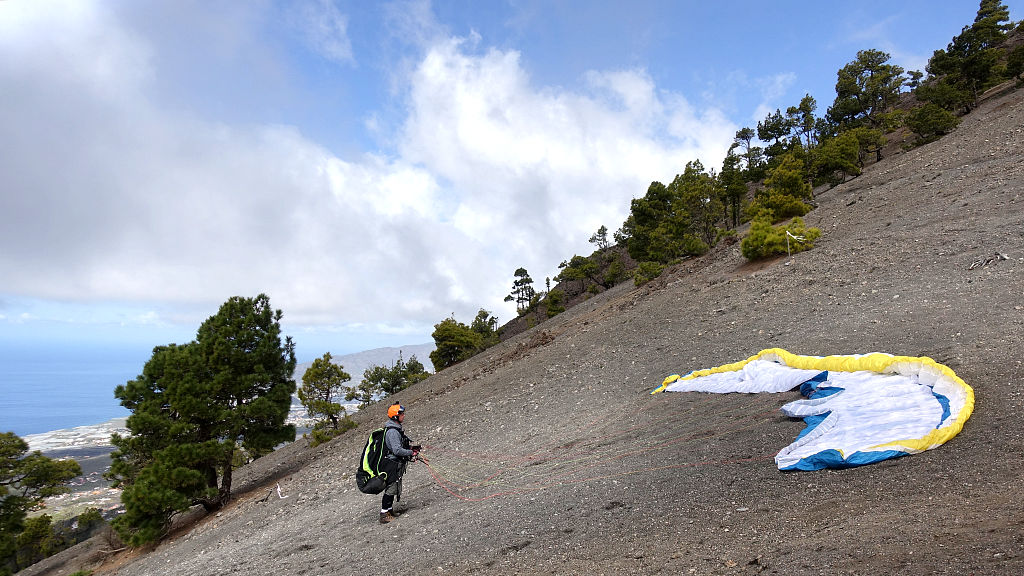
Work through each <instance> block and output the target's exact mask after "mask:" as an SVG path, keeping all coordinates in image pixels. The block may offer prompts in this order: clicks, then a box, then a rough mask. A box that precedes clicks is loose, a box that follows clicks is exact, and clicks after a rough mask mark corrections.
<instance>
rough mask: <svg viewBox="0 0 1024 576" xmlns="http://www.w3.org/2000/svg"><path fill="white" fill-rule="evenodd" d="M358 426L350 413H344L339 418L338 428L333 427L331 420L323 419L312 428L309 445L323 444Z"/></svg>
mask: <svg viewBox="0 0 1024 576" xmlns="http://www.w3.org/2000/svg"><path fill="white" fill-rule="evenodd" d="M357 426H359V425H358V424H356V421H355V420H353V419H352V417H351V416H349V415H348V414H344V415H342V417H341V418H339V419H338V427H337V428H336V429H335V428H332V427H331V422H330V421H329V420H322V421H320V422H317V423H316V424H315V425H314V426H313V429H312V430H310V440H309V445H310V446H311V447H312V446H316V445H318V444H323V443H324V442H327V441H329V440H331V439H332V438H335V437H336V436H341V435H342V434H344V433H345V432H347V431H349V430H351V429H353V428H355V427H357Z"/></svg>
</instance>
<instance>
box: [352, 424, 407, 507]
mask: <svg viewBox="0 0 1024 576" xmlns="http://www.w3.org/2000/svg"><path fill="white" fill-rule="evenodd" d="M386 430H387V429H386V428H378V429H376V430H374V431H373V432H371V433H370V437H369V438H367V439H366V446H365V447H364V448H363V453H362V454H361V455H360V457H359V467H358V468H356V486H357V487H358V488H359V491H360V492H362V493H363V494H380V493H381V492H383V491H384V488H387V486H388V485H389V484H393V483H394V482H396V481H397V480H398V478H397V475H398V474H397V473H398V467H399V466H400V465H401V463H400V462H398V461H397V460H393V459H391V458H387V457H386V456H387V455H388V446H387V443H386V442H385V441H384V433H385V431H386ZM399 433H401V430H399ZM402 440H405V434H402Z"/></svg>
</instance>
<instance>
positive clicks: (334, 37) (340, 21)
mask: <svg viewBox="0 0 1024 576" xmlns="http://www.w3.org/2000/svg"><path fill="white" fill-rule="evenodd" d="M295 13H296V16H297V17H296V22H295V27H296V28H297V29H298V31H299V32H300V34H301V35H302V37H303V39H304V41H305V43H306V45H307V46H308V47H309V48H310V49H311V50H313V51H314V52H316V53H318V54H320V55H321V56H323V57H324V58H327V59H328V60H331V61H333V62H337V63H339V64H355V56H354V55H353V53H352V41H351V40H350V39H349V37H348V16H346V15H345V14H342V13H341V11H340V10H338V8H337V7H336V6H335V5H334V2H333V1H332V0H318V1H316V2H303V3H301V4H300V5H299V6H298V7H297V10H296V11H295Z"/></svg>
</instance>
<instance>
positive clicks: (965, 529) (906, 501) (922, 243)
mask: <svg viewBox="0 0 1024 576" xmlns="http://www.w3.org/2000/svg"><path fill="white" fill-rule="evenodd" d="M1022 126H1024V91H1017V92H1014V93H1010V94H1006V95H1002V96H997V97H993V98H991V99H989V100H988V101H986V102H985V103H984V104H983V105H982V106H981V108H979V109H978V110H977V111H976V112H975V113H973V114H971V115H970V116H968V117H966V118H965V119H964V122H963V123H962V125H961V126H960V128H959V129H958V130H957V131H956V132H954V133H953V134H951V135H950V136H947V137H946V138H944V139H942V140H940V141H938V142H934V143H932V144H929V145H927V146H924V147H921V148H919V149H916V150H913V151H910V152H907V153H905V154H899V155H895V156H892V157H889V158H886V159H885V160H883V161H882V162H880V163H878V164H875V165H874V166H872V167H871V168H870V169H869V170H868V171H867V172H866V173H865V174H864V175H863V176H861V177H859V178H857V179H855V180H852V181H850V182H848V183H846V184H844V185H842V186H839V187H836V188H834V189H832V190H829V191H826V192H823V193H821V194H820V195H819V197H818V198H817V202H818V204H819V208H818V209H817V210H815V211H814V212H812V213H811V214H809V215H808V216H807V217H806V218H805V220H806V221H807V223H808V224H809V225H811V226H818V227H820V228H821V229H822V231H823V234H822V237H821V239H820V240H819V241H818V243H817V247H816V248H815V249H813V250H811V251H809V252H805V253H801V254H799V255H796V256H795V257H794V258H793V259H792V261H789V259H787V258H782V259H778V260H775V261H772V262H767V263H759V264H755V265H752V264H748V263H746V262H745V261H744V260H743V258H742V257H741V256H740V255H739V253H738V245H732V246H720V247H719V248H717V249H716V250H714V251H713V252H712V253H710V254H708V255H706V256H704V257H702V258H700V259H695V260H691V261H688V262H684V263H683V264H681V265H680V266H678V267H676V268H675V269H672V270H670V271H669V272H668V273H667V274H666V275H665V276H663V278H661V279H659V280H657V281H655V282H652V283H651V284H649V285H647V286H644V287H641V288H639V289H638V288H634V287H633V286H631V285H628V284H627V285H621V286H619V287H617V288H614V289H612V290H610V291H608V292H606V293H604V294H601V295H599V296H596V297H594V298H592V299H591V300H589V301H587V302H586V303H584V304H581V305H579V306H576V307H574V308H572V309H570V310H569V311H568V312H566V313H564V314H562V315H560V316H558V317H556V318H554V319H552V320H551V321H549V322H547V323H545V324H543V325H541V326H538V327H536V328H534V329H532V330H530V331H528V332H525V333H523V334H520V335H518V336H516V337H515V338H513V339H511V340H509V341H506V342H504V343H502V344H500V345H498V346H496V347H494V348H491V349H489V350H487V351H486V352H484V353H483V354H481V355H479V356H477V357H475V358H473V359H471V360H469V361H467V362H465V363H463V364H461V365H459V366H456V367H453V368H451V369H448V370H445V371H444V372H442V373H441V374H438V375H435V376H433V377H431V378H430V379H428V380H427V381H425V382H423V383H420V384H418V385H416V386H415V387H413V388H411V389H409V390H406V391H403V392H402V393H401V394H399V395H398V399H399V400H401V401H402V403H403V404H405V406H406V407H407V409H408V417H407V420H406V429H407V431H408V432H409V435H410V436H411V437H412V438H413V439H414V440H416V441H420V442H422V443H423V444H425V445H427V447H428V448H427V449H426V450H425V451H424V455H425V456H426V457H427V458H428V460H429V462H430V465H429V467H428V466H427V465H424V464H422V463H416V464H413V465H412V466H411V467H410V469H409V472H408V473H407V475H406V479H405V498H404V499H403V503H404V504H406V505H407V506H408V511H407V512H406V513H405V514H404V515H403V516H401V517H400V518H399V519H398V520H397V521H396V522H394V523H392V524H390V525H386V526H382V525H379V524H378V523H377V521H376V520H377V512H378V498H377V497H372V496H366V495H363V494H360V493H359V492H358V491H356V489H355V486H354V481H353V477H352V473H353V469H354V467H355V461H356V456H357V454H358V453H359V451H360V449H361V448H362V444H363V442H364V440H365V435H366V434H367V433H368V432H369V431H370V430H372V428H373V427H375V425H378V424H380V423H381V422H379V421H377V420H365V418H366V417H367V416H368V414H363V415H361V417H362V418H364V421H363V422H362V423H361V425H360V427H359V429H357V430H355V431H354V432H351V433H349V434H346V435H345V436H343V437H341V438H338V439H336V440H334V441H332V442H331V443H328V444H326V445H323V446H320V447H317V448H315V449H308V448H307V447H306V445H305V444H304V443H303V442H301V441H300V442H296V443H294V444H292V445H290V446H288V447H286V448H285V449H283V450H281V451H279V452H277V453H275V454H273V455H271V456H268V457H266V458H264V459H262V460H260V461H258V462H257V463H256V464H254V465H251V466H249V467H247V468H246V469H243V470H242V471H240V473H239V480H238V482H237V485H238V486H239V488H240V490H241V491H244V493H241V494H240V496H239V497H238V498H237V499H236V500H235V501H234V502H233V503H232V504H231V505H229V507H227V508H226V509H225V510H223V511H222V512H221V513H218V514H216V515H211V516H207V517H205V518H199V519H198V520H194V521H193V522H191V523H187V525H186V526H184V527H182V528H181V529H179V530H178V531H177V532H175V533H174V534H173V535H172V536H171V537H170V538H169V539H167V540H166V541H165V542H164V543H162V544H160V545H159V546H156V547H155V548H153V549H151V550H145V551H134V552H131V553H130V554H121V555H112V556H109V557H107V560H106V563H104V564H100V565H95V564H94V565H93V566H92V568H93V569H95V570H96V574H118V575H122V576H144V575H154V576H156V575H162V574H168V573H177V574H189V575H193V576H202V575H211V576H212V575H216V574H278V575H285V576H299V575H306V574H309V575H318V574H356V573H368V572H379V571H383V570H385V569H386V570H388V571H389V572H390V571H394V572H396V573H415V574H424V573H427V572H430V573H456V574H469V573H473V574H509V573H520V574H656V573H662V574H757V573H767V574H826V573H827V574H865V575H867V574H882V573H884V574H1021V573H1024V514H1022V511H1024V510H1022V508H1024V504H1022V501H1021V499H1020V498H1019V497H1018V494H1017V492H1018V490H1019V486H1020V480H1021V471H1020V466H1021V456H1020V454H1021V453H1022V451H1024V442H1022V440H1021V436H1020V430H1021V428H1022V424H1024V416H1022V403H1024V393H1022V392H1021V388H1020V382H1021V377H1022V375H1024V367H1022V359H1024V281H1022V274H1024V197H1022V190H1024V168H1022V166H1024V163H1022V162H1021V150H1022V147H1021V142H1022V141H1024V128H1022ZM1004 258H1005V259H1004ZM772 347H781V348H785V349H787V350H790V351H791V352H794V353H798V354H813V355H826V354H849V353H863V352H873V351H883V352H891V353H895V354H901V355H910V356H930V357H932V358H934V359H936V360H937V361H939V362H942V363H944V364H946V365H948V366H949V367H951V368H952V369H953V370H954V371H956V373H957V374H958V375H959V376H960V377H961V378H963V379H964V380H965V381H966V382H967V383H968V384H970V385H971V386H973V387H974V390H975V393H976V399H977V405H976V408H975V412H974V415H973V416H972V417H971V419H970V420H969V421H968V422H967V425H966V427H965V428H964V430H963V432H962V433H961V434H960V435H959V436H957V437H956V438H954V439H953V440H952V441H951V442H949V443H947V444H946V445H944V446H942V447H940V448H938V449H935V450H931V451H928V452H925V453H922V454H918V455H914V456H910V457H906V458H901V459H898V460H892V461H888V462H885V463H881V464H876V465H872V466H866V467H861V468H855V469H849V470H842V471H819V472H795V473H781V472H779V471H778V470H776V468H775V465H774V462H773V461H772V457H773V456H774V454H775V453H776V452H777V451H778V450H779V449H780V448H782V447H784V446H786V445H787V444H789V443H790V442H791V441H792V440H793V439H794V438H795V436H796V435H797V434H798V433H799V431H800V430H801V429H802V427H803V423H802V422H800V421H794V420H790V419H788V418H785V417H783V416H782V415H781V414H780V413H779V412H778V407H779V406H781V405H782V404H784V403H785V402H787V401H790V400H793V399H794V398H795V397H796V394H795V393H792V392H790V393H784V394H775V395H737V394H731V395H706V394H696V393H691V394H659V395H656V396H650V395H648V392H649V391H650V390H652V389H653V388H654V387H656V386H657V385H658V384H660V382H661V380H662V379H663V378H664V377H665V376H667V375H669V374H672V373H677V372H679V373H685V372H687V371H690V370H692V369H697V368H706V367H711V366H717V365H720V364H724V363H728V362H733V361H737V360H741V359H744V358H747V357H748V356H750V355H753V354H755V353H757V352H758V351H759V350H761V349H764V348H772ZM366 412H374V410H373V409H371V410H368V411H366ZM376 412H378V413H382V412H383V407H380V408H379V409H378V410H376ZM435 475H436V476H435ZM439 478H440V480H439ZM278 483H279V485H280V487H281V491H282V495H284V496H286V498H283V499H282V498H279V497H278V496H277V493H276V490H274V487H275V485H276V484H278ZM268 495H269V497H267V496H268ZM265 497H267V498H266V499H264V498H265ZM78 554H79V555H78V557H77V561H78V562H79V563H82V562H86V561H88V560H91V561H95V559H96V558H99V557H100V556H99V555H98V554H95V553H90V552H89V551H88V550H86V549H82V550H80V551H79V552H78ZM70 565H73V562H72V564H68V566H70ZM385 567H386V568H385ZM62 570H64V571H62V572H53V573H60V574H64V573H67V572H70V570H68V569H67V568H62ZM45 572H46V568H45V567H44V566H42V565H41V566H40V567H39V568H38V569H35V570H34V571H33V572H32V573H45ZM26 573H29V572H27V571H26Z"/></svg>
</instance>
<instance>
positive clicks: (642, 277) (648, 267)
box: [633, 262, 665, 286]
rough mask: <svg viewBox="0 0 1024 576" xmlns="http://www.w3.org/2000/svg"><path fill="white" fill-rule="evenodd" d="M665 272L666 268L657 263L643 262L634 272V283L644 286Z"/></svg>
mask: <svg viewBox="0 0 1024 576" xmlns="http://www.w3.org/2000/svg"><path fill="white" fill-rule="evenodd" d="M664 270H665V267H664V266H662V265H661V264H659V263H657V262H641V263H640V265H639V266H638V267H637V269H636V271H635V272H633V283H634V284H635V285H637V286H643V285H644V284H647V283H648V282H650V281H651V280H654V279H655V278H657V277H658V276H661V273H662V272H663V271H664Z"/></svg>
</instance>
